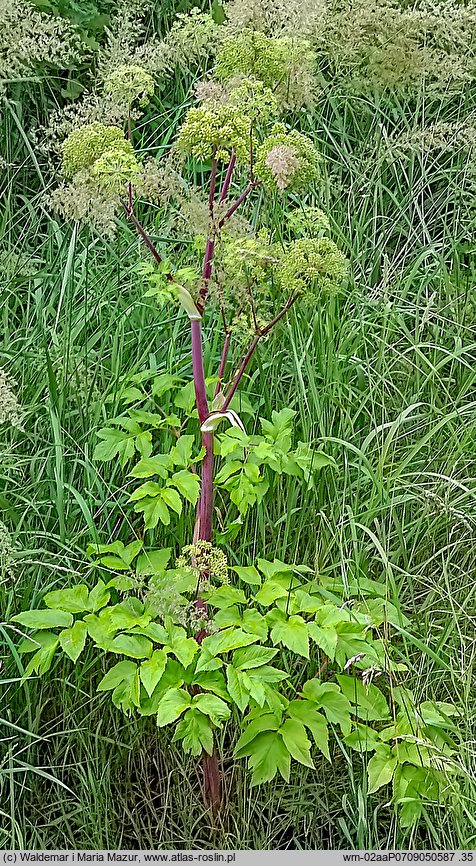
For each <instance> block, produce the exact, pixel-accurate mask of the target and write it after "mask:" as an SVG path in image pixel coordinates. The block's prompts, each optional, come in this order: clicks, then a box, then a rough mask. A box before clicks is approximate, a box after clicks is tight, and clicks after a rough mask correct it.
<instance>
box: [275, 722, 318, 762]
mask: <svg viewBox="0 0 476 866" xmlns="http://www.w3.org/2000/svg"><path fill="white" fill-rule="evenodd" d="M279 733H280V734H281V736H282V738H283V740H284V745H285V746H286V748H287V750H288V752H289V754H290V755H291V756H292V757H293V758H294V760H295V761H299V763H300V764H304V766H305V767H312V768H313V769H314V762H313V760H312V758H311V754H310V749H311V743H310V741H309V740H308V738H307V734H306V729H305V727H304V725H303V724H302V722H300V721H298V720H297V719H286V721H285V722H284V724H283V725H282V726H281V727H280V729H279Z"/></svg>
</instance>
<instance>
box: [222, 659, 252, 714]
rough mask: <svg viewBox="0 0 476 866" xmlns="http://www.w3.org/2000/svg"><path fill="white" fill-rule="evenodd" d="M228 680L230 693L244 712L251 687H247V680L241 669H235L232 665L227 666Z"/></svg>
mask: <svg viewBox="0 0 476 866" xmlns="http://www.w3.org/2000/svg"><path fill="white" fill-rule="evenodd" d="M226 681H227V685H228V694H229V695H230V698H231V699H232V701H234V702H235V704H236V706H237V707H238V709H239V710H240V711H241V712H242V713H244V711H245V710H246V707H247V706H248V703H249V699H250V692H249V689H248V688H247V687H246V684H245V682H246V680H245V677H243V674H242V672H241V671H237V670H235V668H234V667H232V666H231V665H227V666H226Z"/></svg>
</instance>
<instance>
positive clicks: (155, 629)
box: [140, 622, 169, 644]
mask: <svg viewBox="0 0 476 866" xmlns="http://www.w3.org/2000/svg"><path fill="white" fill-rule="evenodd" d="M140 634H143V635H145V637H150V639H151V640H153V641H154V643H161V644H166V643H167V641H168V639H169V636H168V634H167V632H166V630H165V628H164V627H163V625H160V623H158V622H150V623H149V624H148V625H145V626H142V627H141V629H140Z"/></svg>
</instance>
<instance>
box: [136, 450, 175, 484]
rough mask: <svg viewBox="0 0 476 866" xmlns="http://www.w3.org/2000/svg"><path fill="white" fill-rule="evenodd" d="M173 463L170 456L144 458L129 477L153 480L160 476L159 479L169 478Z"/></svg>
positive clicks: (158, 455)
mask: <svg viewBox="0 0 476 866" xmlns="http://www.w3.org/2000/svg"><path fill="white" fill-rule="evenodd" d="M172 467H173V463H172V460H171V459H170V455H169V454H156V455H154V457H144V458H143V459H142V460H139V462H138V463H137V464H136V466H134V468H133V469H132V471H131V472H129V475H130V476H131V477H132V478H151V477H152V476H153V475H158V476H159V478H167V477H168V474H169V470H170V469H172Z"/></svg>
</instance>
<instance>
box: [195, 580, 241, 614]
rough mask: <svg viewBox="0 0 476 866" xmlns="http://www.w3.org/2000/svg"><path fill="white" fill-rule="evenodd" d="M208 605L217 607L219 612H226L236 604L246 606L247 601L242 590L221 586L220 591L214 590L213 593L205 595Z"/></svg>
mask: <svg viewBox="0 0 476 866" xmlns="http://www.w3.org/2000/svg"><path fill="white" fill-rule="evenodd" d="M204 598H206V600H207V602H208V604H210V605H211V606H212V607H216V608H218V609H219V610H224V609H226V608H227V607H233V605H235V604H246V603H247V599H246V596H245V594H244V592H243V590H242V589H237V587H236V586H228V585H225V586H220V587H219V588H218V589H212V590H211V592H209V593H205V594H204Z"/></svg>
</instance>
